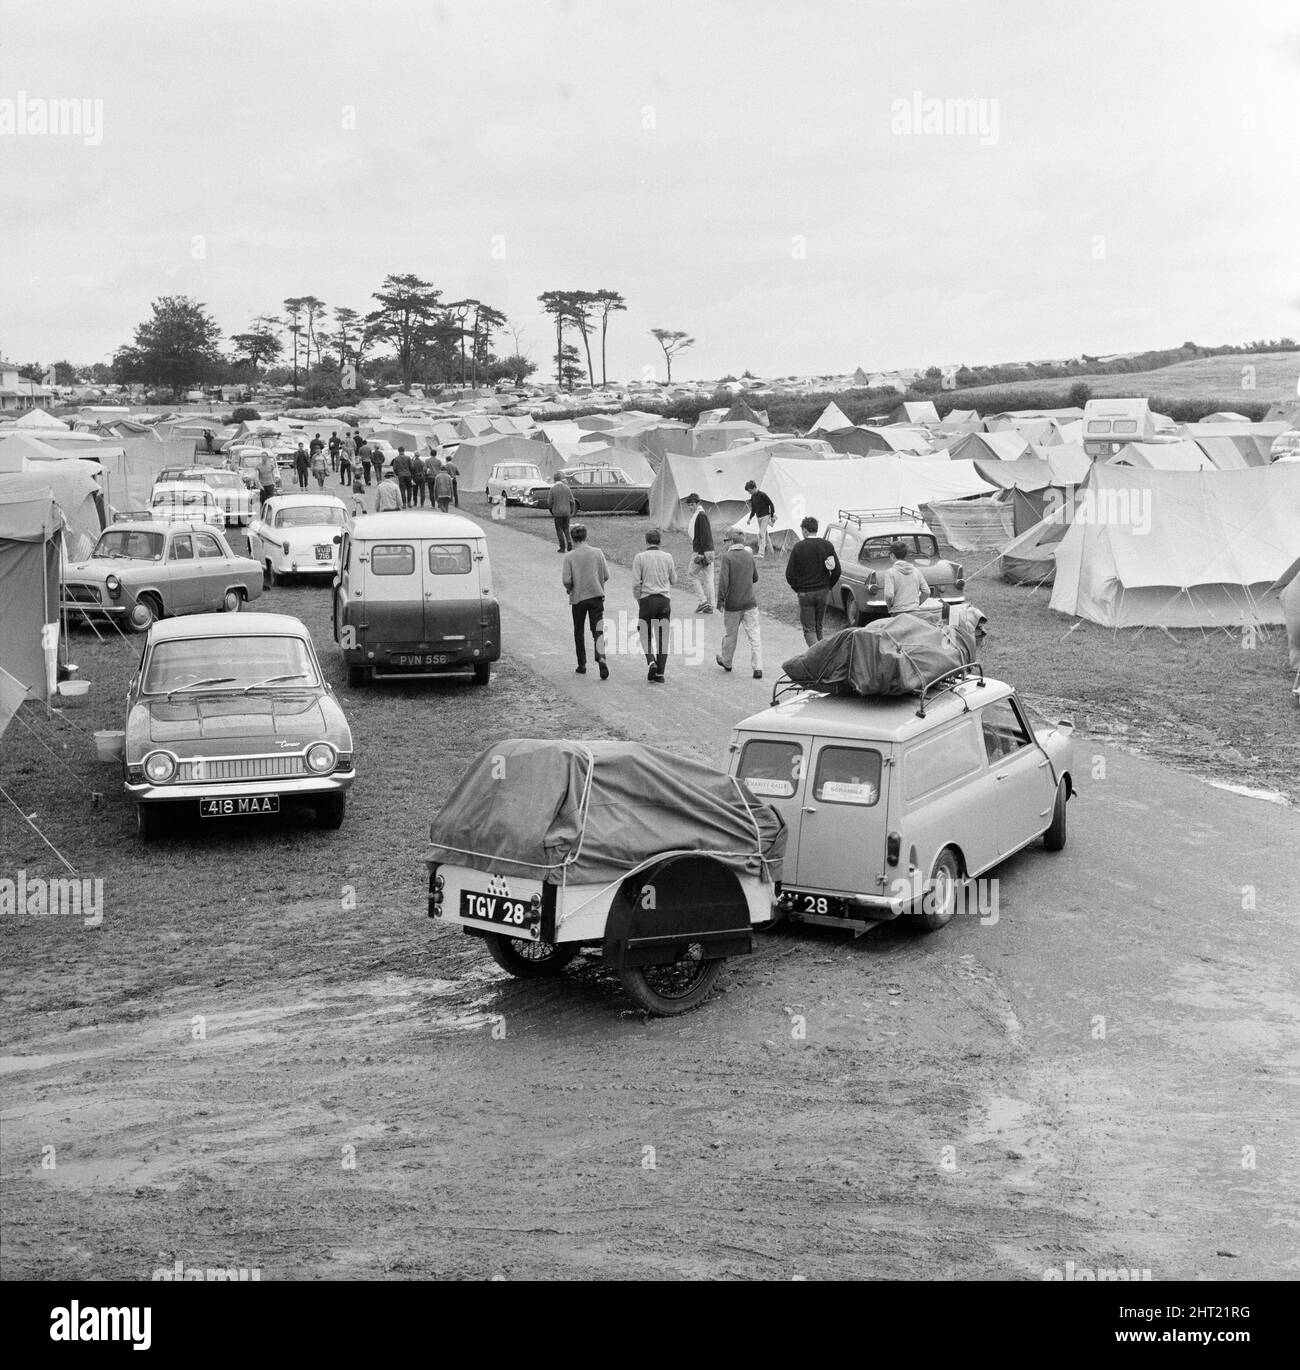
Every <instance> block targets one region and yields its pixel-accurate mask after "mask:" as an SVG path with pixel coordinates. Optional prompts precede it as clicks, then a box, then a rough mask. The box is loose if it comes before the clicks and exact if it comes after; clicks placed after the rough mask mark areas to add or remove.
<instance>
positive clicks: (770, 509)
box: [745, 480, 776, 557]
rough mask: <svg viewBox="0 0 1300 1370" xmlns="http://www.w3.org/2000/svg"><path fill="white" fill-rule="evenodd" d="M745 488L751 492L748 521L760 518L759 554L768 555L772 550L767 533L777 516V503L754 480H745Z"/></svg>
mask: <svg viewBox="0 0 1300 1370" xmlns="http://www.w3.org/2000/svg"><path fill="white" fill-rule="evenodd" d="M745 489H746V491H747V492H748V494H749V517H748V518H747V519H746V520H745V522H746V523H753V521H754V520H755V519H757V520H758V555H759V556H760V557H765V556H767V555H768V554H769V553H770V552H771V550H772V542H771V539H770V538H769V537H768V535H767V530H768V529H769V528H770V527H771V526H772V520H773V519H774V518H775V517H776V505H775V504H773V503H772V501H771V498H770V497H769V496H767V495H765V494H764V493H763V492H762V491H761V490H760V489H759V488H758V485H757V484H756V483H755V482H754V481H752V480H747V481H746V482H745Z"/></svg>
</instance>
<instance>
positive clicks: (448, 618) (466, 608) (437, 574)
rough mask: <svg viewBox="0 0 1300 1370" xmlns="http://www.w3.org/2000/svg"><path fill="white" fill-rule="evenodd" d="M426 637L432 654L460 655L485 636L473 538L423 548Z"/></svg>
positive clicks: (434, 542) (425, 545)
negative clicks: (444, 652) (451, 653)
mask: <svg viewBox="0 0 1300 1370" xmlns="http://www.w3.org/2000/svg"><path fill="white" fill-rule="evenodd" d="M421 550H422V553H423V555H422V557H421V559H420V561H421V574H422V575H423V577H424V590H423V593H424V637H423V641H425V642H427V643H428V644H429V647H430V649H431V650H433V651H435V652H436V651H439V650H442V651H448V652H460V651H464V650H465V649H466V648H468V647H474V646H476V645H477V644H478V641H479V639H480V637H481V636H482V631H483V630H482V624H481V622H480V620H481V619H482V616H483V615H482V603H481V601H482V594H481V592H480V588H479V575H480V572H479V567H480V565H481V564H482V563H480V562H479V561H478V560H476V558H475V553H476V552H477V551H478V550H479V549H478V548H477V547H476V546H475V544H474V541H473V540H472V539H457V538H448V539H446V540H443V539H438V540H436V541H435V540H430V541H428V542H426V543H424V544H423V546H422V549H421Z"/></svg>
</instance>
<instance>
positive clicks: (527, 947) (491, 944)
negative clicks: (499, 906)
mask: <svg viewBox="0 0 1300 1370" xmlns="http://www.w3.org/2000/svg"><path fill="white" fill-rule="evenodd" d="M483 940H484V941H485V942H486V943H487V947H488V952H489V954H490V955H491V957H492V959H493V960H494V961H495V962H496V963H497V965H499V966H500V967H501V969H502V970H506V971H509V972H510V974H511V975H514V976H517V977H518V978H519V979H520V980H540V979H543V978H544V977H545V976H548V975H559V974H560V972H561V971H562V970H563V969H564V968H565V966H567V965H568V964H569V962H570V961H572V960H573V958H574V957H575V956H576V955H577V954H578V948H577V946H575V945H573V944H572V943H561V944H556V943H555V942H542V941H537V942H529V941H526V940H525V939H523V938H521V937H498V936H497V935H496V933H487V934H486V935H485V936H484V939H483Z"/></svg>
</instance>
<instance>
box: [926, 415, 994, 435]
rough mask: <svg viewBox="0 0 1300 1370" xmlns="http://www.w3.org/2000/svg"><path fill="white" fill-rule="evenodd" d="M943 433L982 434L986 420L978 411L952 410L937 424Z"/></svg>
mask: <svg viewBox="0 0 1300 1370" xmlns="http://www.w3.org/2000/svg"><path fill="white" fill-rule="evenodd" d="M937 427H938V429H939V432H941V433H965V432H980V431H982V430H983V428H984V420H983V419H982V418H980V416H979V410H978V409H950V410H949V411H948V412H947V413H946V414H945V415H944V416H943V418H941V419H940V420H939V422H938V424H937Z"/></svg>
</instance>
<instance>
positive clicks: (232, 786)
mask: <svg viewBox="0 0 1300 1370" xmlns="http://www.w3.org/2000/svg"><path fill="white" fill-rule="evenodd" d="M356 778H357V773H356V770H355V769H354V770H350V771H335V772H334V773H333V774H332V775H304V776H284V777H279V778H271V779H267V780H237V781H222V782H221V783H220V784H212V783H211V782H207V783H201V784H195V783H191V784H182V785H155V784H154V783H153V782H152V781H149V780H144V781H138V782H132V781H127V782H126V784H125V790H126V794H127V796H128V798H130V799H133V800H134V801H135V802H136V803H137V804H156V803H173V802H182V803H183V802H184V801H185V800H193V799H233V798H237V797H241V796H244V795H253V794H278V795H280V796H281V797H282V798H301V797H302V796H304V795H313V794H341V793H343V792H344V791H346V790H349V789H351V788H352V782H353V781H354V780H355V779H356Z"/></svg>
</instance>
